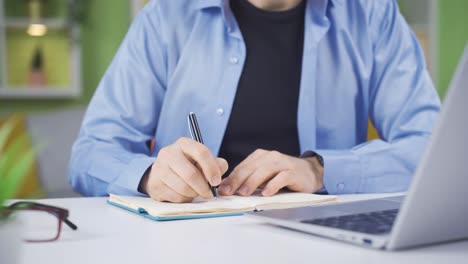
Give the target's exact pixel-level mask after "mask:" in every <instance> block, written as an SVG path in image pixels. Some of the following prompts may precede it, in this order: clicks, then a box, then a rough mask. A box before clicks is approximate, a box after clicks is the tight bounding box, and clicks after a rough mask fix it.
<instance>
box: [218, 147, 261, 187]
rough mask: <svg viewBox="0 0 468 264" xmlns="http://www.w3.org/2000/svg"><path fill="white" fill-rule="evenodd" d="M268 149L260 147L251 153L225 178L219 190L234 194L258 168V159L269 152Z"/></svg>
mask: <svg viewBox="0 0 468 264" xmlns="http://www.w3.org/2000/svg"><path fill="white" fill-rule="evenodd" d="M267 153H268V151H265V150H262V149H258V150H256V151H254V152H253V153H252V154H250V155H249V156H248V157H247V158H246V159H245V160H243V161H242V162H241V163H239V165H238V166H237V167H235V168H234V170H233V171H232V172H231V174H230V175H229V177H227V178H226V179H224V181H223V182H222V183H221V186H220V187H219V188H218V191H219V192H220V193H221V194H222V195H232V194H234V193H235V192H237V190H238V189H239V187H240V186H241V185H242V184H243V183H244V182H245V180H246V179H247V178H248V177H249V176H250V175H251V174H252V173H253V172H254V171H255V169H256V168H257V166H256V161H258V159H260V158H261V157H262V156H264V155H265V154H267Z"/></svg>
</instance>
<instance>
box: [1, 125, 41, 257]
mask: <svg viewBox="0 0 468 264" xmlns="http://www.w3.org/2000/svg"><path fill="white" fill-rule="evenodd" d="M13 126H14V122H13V120H12V119H9V120H7V121H6V122H5V123H4V124H3V125H2V126H0V245H1V246H0V263H17V262H18V257H19V252H20V247H21V242H22V241H21V240H22V239H21V235H20V234H21V226H20V224H19V223H18V222H17V221H16V220H15V218H14V214H10V213H9V212H8V210H7V208H6V206H5V202H6V201H7V200H8V199H11V198H13V196H14V195H15V194H16V192H17V190H18V189H19V187H20V185H21V183H22V182H23V179H24V178H25V175H26V173H27V172H28V170H29V168H30V167H31V165H32V164H33V162H34V160H35V151H34V150H33V149H30V150H27V151H26V152H24V147H25V146H26V145H25V144H26V143H27V138H26V135H23V136H21V137H19V138H18V139H16V140H14V141H13V142H10V144H7V139H8V138H9V136H10V135H11V133H12V131H13Z"/></svg>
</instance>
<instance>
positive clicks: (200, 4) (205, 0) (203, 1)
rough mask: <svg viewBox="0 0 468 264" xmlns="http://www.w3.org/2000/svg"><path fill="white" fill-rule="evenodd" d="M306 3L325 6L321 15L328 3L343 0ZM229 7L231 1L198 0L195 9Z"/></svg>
mask: <svg viewBox="0 0 468 264" xmlns="http://www.w3.org/2000/svg"><path fill="white" fill-rule="evenodd" d="M304 1H314V2H321V3H323V4H321V5H319V6H322V7H323V8H324V9H323V10H320V11H321V12H320V13H323V14H325V11H326V7H327V5H328V3H330V4H335V3H337V2H338V3H339V2H341V1H342V0H304ZM227 6H229V0H196V2H195V4H194V7H195V8H196V9H200V10H202V9H206V8H211V7H218V8H225V7H227Z"/></svg>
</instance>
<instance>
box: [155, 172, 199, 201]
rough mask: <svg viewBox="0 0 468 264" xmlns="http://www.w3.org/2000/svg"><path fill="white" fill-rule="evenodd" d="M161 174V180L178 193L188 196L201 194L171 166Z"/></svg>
mask: <svg viewBox="0 0 468 264" xmlns="http://www.w3.org/2000/svg"><path fill="white" fill-rule="evenodd" d="M159 175H160V176H159V177H160V179H161V181H162V182H163V183H164V184H165V185H166V186H168V187H169V188H171V189H172V190H174V191H176V192H177V193H178V194H180V195H183V196H186V197H197V196H199V194H198V193H197V192H196V191H195V190H194V189H193V188H192V187H191V186H190V185H189V184H188V183H187V182H185V180H183V179H182V178H181V177H180V176H179V175H178V174H177V172H175V171H174V170H172V169H171V168H167V169H166V170H164V171H162V172H161V173H160V174H159Z"/></svg>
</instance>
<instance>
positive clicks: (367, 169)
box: [317, 134, 429, 194]
mask: <svg viewBox="0 0 468 264" xmlns="http://www.w3.org/2000/svg"><path fill="white" fill-rule="evenodd" d="M428 140H429V134H426V135H414V136H411V137H406V138H403V139H401V140H398V141H396V142H392V143H389V142H385V141H382V140H374V141H371V142H367V143H364V144H361V145H358V146H356V147H355V148H353V149H351V150H317V152H318V153H319V154H320V155H322V156H323V158H324V165H325V166H324V179H323V180H324V186H325V188H326V190H327V191H328V193H331V194H346V193H376V192H400V191H405V190H407V189H408V187H409V184H410V182H411V179H412V176H413V174H414V172H415V169H416V167H417V164H418V162H419V160H420V158H421V156H422V154H423V152H424V149H425V146H426V144H427V142H428Z"/></svg>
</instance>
